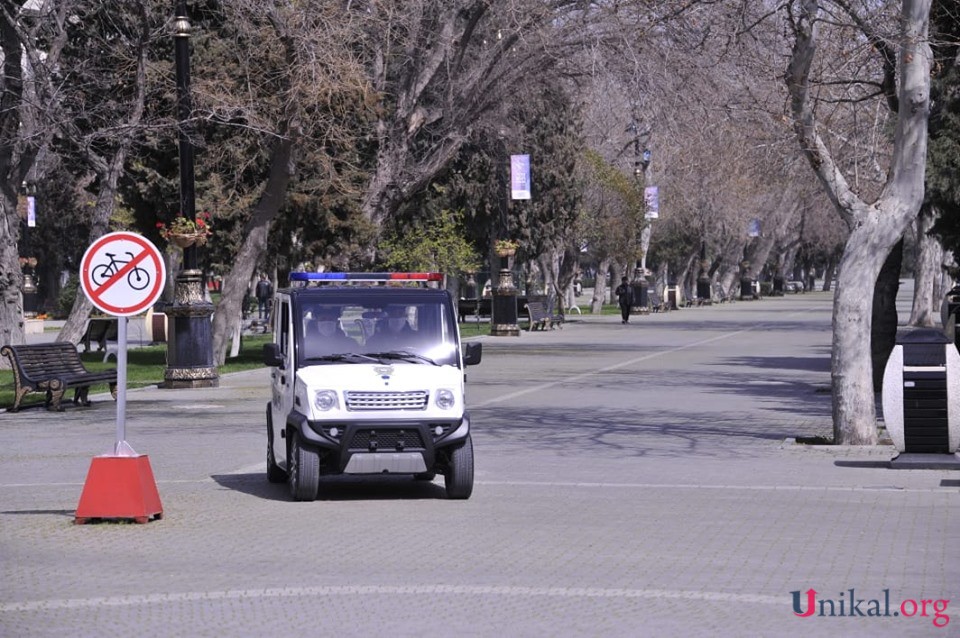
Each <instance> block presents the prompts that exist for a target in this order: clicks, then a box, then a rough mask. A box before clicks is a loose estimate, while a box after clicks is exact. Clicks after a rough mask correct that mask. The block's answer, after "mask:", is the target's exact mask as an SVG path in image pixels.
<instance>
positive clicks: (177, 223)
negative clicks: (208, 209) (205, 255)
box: [157, 213, 213, 249]
mask: <svg viewBox="0 0 960 638" xmlns="http://www.w3.org/2000/svg"><path fill="white" fill-rule="evenodd" d="M157 229H158V230H159V231H160V235H161V236H162V237H163V238H164V239H166V240H167V241H168V242H170V243H171V244H173V245H174V246H176V247H177V248H181V249H183V248H189V247H190V246H203V245H204V244H206V243H207V238H208V237H209V236H210V235H211V234H212V232H213V231H212V230H211V228H210V213H200V214H199V215H197V218H196V219H189V218H187V217H175V218H174V219H173V221H172V222H171V223H170V226H167V225H166V224H164V223H163V222H158V223H157Z"/></svg>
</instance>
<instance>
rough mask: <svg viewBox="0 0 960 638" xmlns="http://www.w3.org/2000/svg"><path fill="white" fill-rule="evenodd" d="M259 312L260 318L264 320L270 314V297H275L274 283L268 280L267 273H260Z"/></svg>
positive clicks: (258, 283)
mask: <svg viewBox="0 0 960 638" xmlns="http://www.w3.org/2000/svg"><path fill="white" fill-rule="evenodd" d="M255 292H256V295H257V312H258V313H259V315H260V320H261V321H263V320H265V319H267V317H269V316H270V299H271V298H272V297H273V284H271V283H270V282H269V281H268V280H267V276H266V275H260V281H258V282H257V288H256V291H255Z"/></svg>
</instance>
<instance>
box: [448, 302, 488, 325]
mask: <svg viewBox="0 0 960 638" xmlns="http://www.w3.org/2000/svg"><path fill="white" fill-rule="evenodd" d="M492 305H493V300H492V299H491V298H490V297H483V298H480V299H460V300H458V301H457V318H458V319H459V320H460V321H461V322H463V321H466V318H467V317H470V316H473V317H475V318H476V319H477V320H479V319H480V317H489V316H490V311H491V306H492Z"/></svg>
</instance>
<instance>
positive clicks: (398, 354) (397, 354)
mask: <svg viewBox="0 0 960 638" xmlns="http://www.w3.org/2000/svg"><path fill="white" fill-rule="evenodd" d="M366 355H368V356H370V357H376V358H378V359H388V360H389V359H393V360H404V361H409V360H411V359H412V360H414V361H420V362H422V363H429V364H430V365H434V366H439V365H440V364H439V363H437V362H436V361H434V360H433V359H431V358H430V357H425V356H423V355H422V354H417V353H415V352H410V351H409V350H391V351H389V352H367V353H366Z"/></svg>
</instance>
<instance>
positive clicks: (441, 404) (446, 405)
mask: <svg viewBox="0 0 960 638" xmlns="http://www.w3.org/2000/svg"><path fill="white" fill-rule="evenodd" d="M456 403H457V401H456V399H455V398H454V397H453V392H451V391H450V390H446V389H444V390H437V400H436V404H437V407H438V408H440V409H441V410H449V409H450V408H452V407H453V406H454V405H455V404H456Z"/></svg>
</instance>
